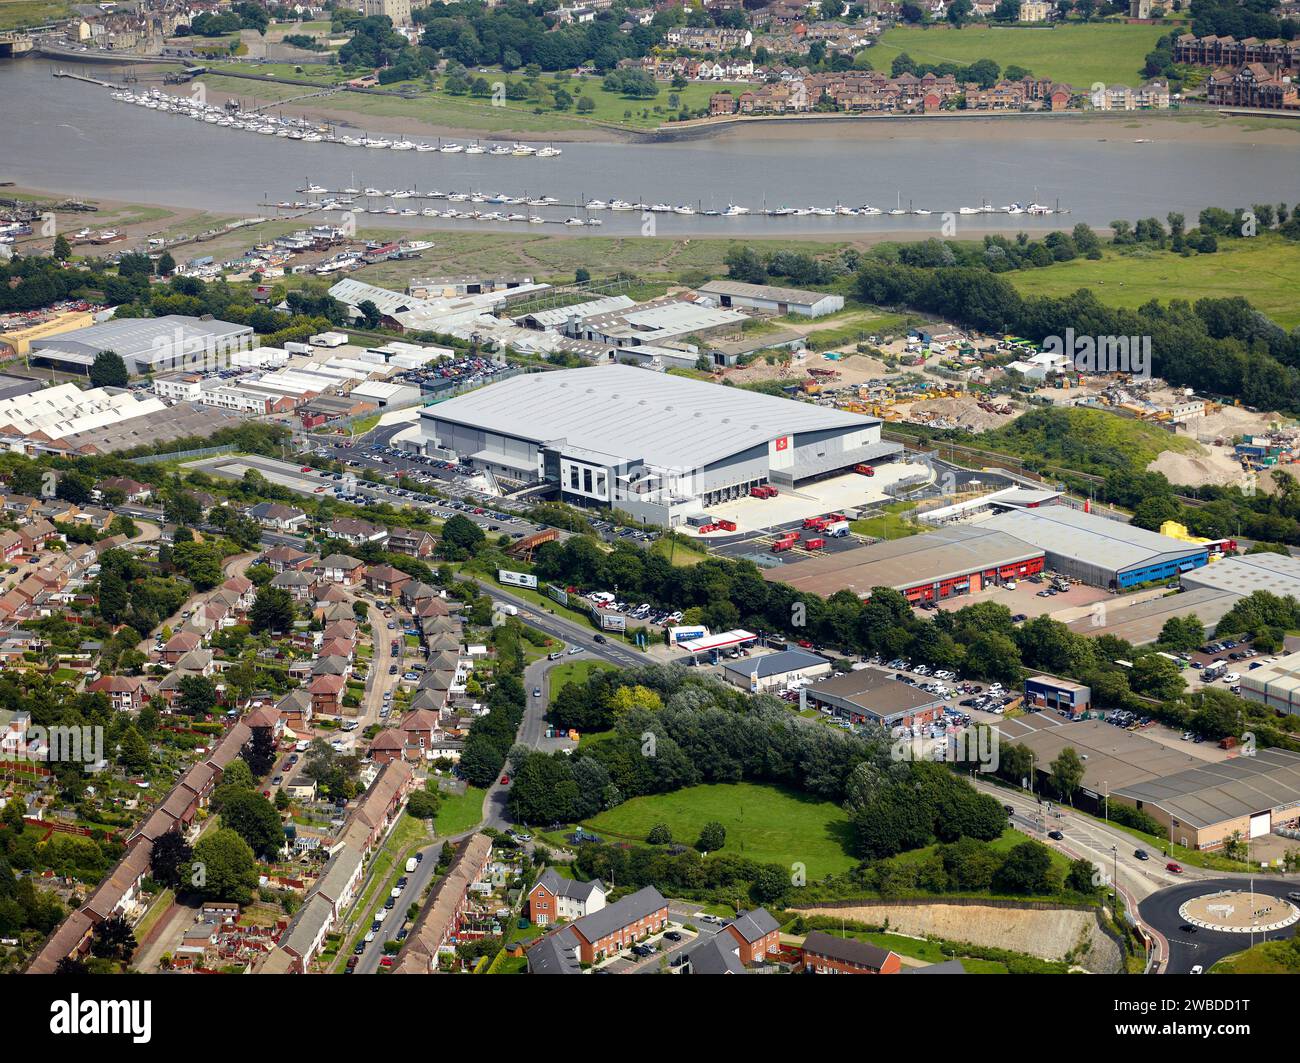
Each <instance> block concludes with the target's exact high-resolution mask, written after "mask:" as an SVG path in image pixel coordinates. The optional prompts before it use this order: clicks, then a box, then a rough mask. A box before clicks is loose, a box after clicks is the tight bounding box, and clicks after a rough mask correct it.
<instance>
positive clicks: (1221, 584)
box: [1182, 554, 1300, 598]
mask: <svg viewBox="0 0 1300 1063" xmlns="http://www.w3.org/2000/svg"><path fill="white" fill-rule="evenodd" d="M1182 584H1183V586H1184V587H1212V588H1215V589H1216V590H1222V591H1231V592H1232V593H1234V594H1239V595H1247V594H1253V593H1254V592H1255V591H1268V593H1269V594H1276V595H1277V596H1278V597H1279V598H1284V597H1286V596H1287V595H1288V594H1289V595H1291V596H1292V597H1294V598H1300V557H1292V556H1291V555H1290V554H1247V555H1243V556H1241V557H1225V558H1223V559H1222V560H1220V561H1215V562H1214V563H1213V564H1210V565H1205V566H1204V567H1202V568H1198V569H1195V570H1194V571H1192V572H1187V573H1185V574H1184V575H1183V577H1182Z"/></svg>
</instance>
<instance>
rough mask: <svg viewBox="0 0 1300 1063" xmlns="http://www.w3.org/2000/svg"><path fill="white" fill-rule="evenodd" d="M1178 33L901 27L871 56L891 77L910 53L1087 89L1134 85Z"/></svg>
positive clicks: (1110, 27)
mask: <svg viewBox="0 0 1300 1063" xmlns="http://www.w3.org/2000/svg"><path fill="white" fill-rule="evenodd" d="M1177 28H1178V25H1177V24H1175V23H1170V24H1168V25H1164V26H1127V25H1120V24H1116V23H1090V24H1088V25H1082V24H1079V25H1058V26H1054V27H1051V28H1048V27H1041V28H1038V27H1035V28H1016V27H1005V26H989V25H973V26H967V27H965V28H964V29H960V30H957V29H953V28H952V27H950V26H933V27H931V28H929V29H925V28H919V27H916V28H914V27H910V26H900V27H896V28H894V29H889V30H886V31H885V34H884V36H882V37H881V38H880V42H879V43H878V44H877V45H876V46H875V47H874V48H872V49H871V50H870V52H869V53H868V54H869V55H870V57H871V62H872V65H874V66H875V68H876V69H877V70H884V71H888V69H889V65H890V63H892V62H893V59H894V56H896V55H898V54H899V53H901V52H906V53H907V54H908V55H910V56H911V57H912V58H913V59H915V60H916V61H917V62H918V63H961V64H969V63H973V62H975V61H976V60H977V59H992V60H993V61H994V62H995V63H997V64H998V65H999V66H1001V67H1004V68H1005V67H1007V66H1011V65H1015V66H1022V67H1025V68H1026V69H1027V70H1031V71H1033V73H1035V74H1037V75H1038V76H1039V77H1050V78H1053V79H1055V80H1057V81H1064V82H1066V83H1068V84H1069V85H1072V86H1073V87H1074V88H1082V89H1086V88H1088V87H1089V86H1090V85H1091V84H1092V83H1093V82H1095V81H1104V82H1107V83H1108V84H1109V83H1114V82H1121V83H1123V84H1127V85H1135V84H1137V83H1138V81H1139V79H1140V78H1141V73H1142V64H1143V61H1144V60H1145V58H1146V54H1147V53H1148V52H1149V51H1151V49H1152V48H1153V47H1154V46H1155V43H1156V41H1158V40H1159V39H1160V38H1161V37H1163V36H1164V35H1165V34H1167V33H1169V32H1171V31H1172V30H1175V29H1177Z"/></svg>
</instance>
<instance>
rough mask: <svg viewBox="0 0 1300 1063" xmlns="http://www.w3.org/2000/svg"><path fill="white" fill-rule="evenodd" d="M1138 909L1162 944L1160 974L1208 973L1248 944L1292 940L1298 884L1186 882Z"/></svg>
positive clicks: (1299, 920)
mask: <svg viewBox="0 0 1300 1063" xmlns="http://www.w3.org/2000/svg"><path fill="white" fill-rule="evenodd" d="M1138 910H1139V912H1140V913H1141V915H1142V920H1143V921H1144V922H1145V923H1146V924H1147V925H1148V926H1151V927H1153V928H1154V929H1155V930H1157V931H1159V932H1160V934H1161V935H1162V936H1163V937H1164V939H1165V940H1166V942H1168V945H1169V959H1168V963H1167V965H1166V967H1165V973H1166V974H1188V973H1190V972H1191V970H1192V968H1193V967H1200V968H1201V969H1202V970H1205V971H1208V970H1209V969H1210V968H1211V966H1213V965H1214V964H1215V963H1217V962H1218V961H1219V960H1222V959H1224V958H1225V957H1227V956H1231V955H1233V954H1234V953H1237V952H1241V951H1242V950H1243V949H1246V948H1249V947H1250V946H1251V945H1258V944H1259V943H1260V942H1263V941H1276V940H1280V939H1283V938H1289V937H1292V936H1293V935H1294V934H1295V932H1296V926H1297V924H1300V883H1297V882H1295V881H1288V880H1285V879H1280V878H1273V877H1269V878H1262V877H1261V878H1257V879H1255V880H1254V881H1253V882H1252V881H1251V880H1248V879H1245V878H1219V879H1206V880H1202V881H1190V882H1186V883H1180V884H1178V885H1176V886H1169V887H1168V888H1166V889H1162V890H1159V891H1158V892H1156V893H1153V894H1151V895H1150V896H1148V897H1147V898H1146V899H1145V900H1143V901H1142V902H1141V903H1140V904H1139V905H1138Z"/></svg>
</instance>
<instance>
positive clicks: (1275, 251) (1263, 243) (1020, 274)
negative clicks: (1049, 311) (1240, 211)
mask: <svg viewBox="0 0 1300 1063" xmlns="http://www.w3.org/2000/svg"><path fill="white" fill-rule="evenodd" d="M1193 221H1194V219H1191V218H1189V219H1188V223H1189V224H1192V223H1193ZM1298 275H1300V242H1298V241H1295V240H1287V239H1285V238H1284V237H1281V236H1276V235H1264V236H1257V237H1255V238H1254V239H1250V240H1231V241H1229V240H1224V241H1222V242H1221V243H1220V244H1219V250H1218V251H1216V252H1215V253H1214V254H1212V255H1191V256H1189V257H1187V258H1183V257H1182V256H1181V255H1177V254H1174V252H1172V251H1155V252H1151V253H1150V254H1149V255H1141V256H1139V255H1124V254H1118V253H1116V252H1114V251H1107V252H1106V253H1105V257H1104V258H1101V259H1098V260H1091V261H1090V260H1089V259H1086V258H1078V259H1075V260H1074V261H1073V262H1060V263H1057V264H1056V265H1052V266H1048V267H1046V268H1045V269H1037V270H1015V271H1013V272H1011V273H1006V274H1003V276H1005V277H1006V278H1007V279H1008V280H1009V281H1010V282H1011V283H1012V284H1014V285H1015V286H1016V289H1017V291H1019V292H1021V293H1022V294H1024V295H1052V296H1061V295H1069V294H1070V293H1072V292H1074V291H1077V290H1078V289H1079V288H1087V289H1088V290H1089V291H1091V292H1092V293H1093V294H1094V295H1095V296H1096V297H1097V298H1098V299H1100V300H1101V301H1102V302H1103V303H1106V304H1108V305H1110V306H1117V307H1127V308H1130V309H1132V308H1135V307H1138V306H1141V305H1142V304H1143V303H1145V302H1149V301H1150V300H1151V299H1152V298H1153V297H1156V298H1161V297H1163V298H1165V299H1172V298H1176V299H1188V300H1196V299H1201V298H1206V297H1213V298H1223V297H1227V296H1234V295H1240V296H1242V297H1244V298H1246V299H1248V300H1250V303H1251V305H1252V306H1254V307H1255V309H1257V310H1260V311H1263V312H1264V313H1265V314H1267V315H1268V316H1269V317H1271V318H1272V319H1273V320H1274V321H1276V322H1277V323H1278V324H1279V325H1281V326H1282V327H1283V328H1285V329H1292V328H1295V327H1296V326H1297V325H1300V299H1297V298H1296V277H1297V276H1298Z"/></svg>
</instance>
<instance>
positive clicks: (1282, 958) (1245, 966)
mask: <svg viewBox="0 0 1300 1063" xmlns="http://www.w3.org/2000/svg"><path fill="white" fill-rule="evenodd" d="M1297 972H1300V951H1298V950H1297V949H1296V944H1295V941H1294V940H1291V941H1265V942H1263V943H1262V944H1259V945H1256V946H1254V947H1253V948H1249V949H1247V950H1246V951H1244V952H1238V953H1237V954H1236V955H1234V956H1229V957H1227V958H1226V959H1223V960H1220V961H1219V962H1218V963H1216V964H1215V965H1214V966H1213V967H1212V968H1210V973H1211V974H1296V973H1297Z"/></svg>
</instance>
